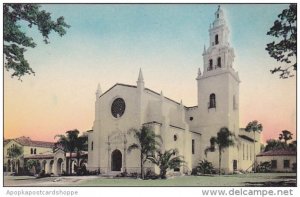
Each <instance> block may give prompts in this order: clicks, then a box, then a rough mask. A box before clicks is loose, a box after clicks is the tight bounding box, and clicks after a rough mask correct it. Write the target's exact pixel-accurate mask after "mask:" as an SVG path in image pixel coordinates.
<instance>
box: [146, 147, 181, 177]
mask: <svg viewBox="0 0 300 197" xmlns="http://www.w3.org/2000/svg"><path fill="white" fill-rule="evenodd" d="M177 153H178V151H177V150H174V149H171V150H168V151H165V152H163V153H162V152H161V151H157V156H155V155H153V156H149V157H148V158H147V159H148V160H150V161H151V162H152V163H154V164H155V165H157V166H158V167H159V170H160V173H159V176H160V178H162V179H165V178H167V177H166V174H167V170H173V169H176V168H179V167H180V166H181V165H182V164H183V163H184V160H183V157H182V156H176V155H177Z"/></svg>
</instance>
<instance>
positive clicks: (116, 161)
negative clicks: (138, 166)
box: [111, 149, 122, 171]
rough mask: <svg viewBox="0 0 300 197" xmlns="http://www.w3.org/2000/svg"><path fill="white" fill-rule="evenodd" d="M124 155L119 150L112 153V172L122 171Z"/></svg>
mask: <svg viewBox="0 0 300 197" xmlns="http://www.w3.org/2000/svg"><path fill="white" fill-rule="evenodd" d="M121 168H122V153H121V151H119V150H118V149H116V150H114V151H113V152H112V153H111V171H121Z"/></svg>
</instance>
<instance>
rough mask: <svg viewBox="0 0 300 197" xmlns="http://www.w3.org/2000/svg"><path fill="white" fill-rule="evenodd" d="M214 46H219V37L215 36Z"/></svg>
mask: <svg viewBox="0 0 300 197" xmlns="http://www.w3.org/2000/svg"><path fill="white" fill-rule="evenodd" d="M215 44H219V35H218V34H217V35H215Z"/></svg>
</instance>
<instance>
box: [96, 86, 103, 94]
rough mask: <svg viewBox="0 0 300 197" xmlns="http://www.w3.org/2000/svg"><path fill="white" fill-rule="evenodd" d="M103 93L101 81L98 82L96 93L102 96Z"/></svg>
mask: <svg viewBox="0 0 300 197" xmlns="http://www.w3.org/2000/svg"><path fill="white" fill-rule="evenodd" d="M101 94H102V90H101V86H100V83H98V86H97V91H96V95H97V96H100V95H101Z"/></svg>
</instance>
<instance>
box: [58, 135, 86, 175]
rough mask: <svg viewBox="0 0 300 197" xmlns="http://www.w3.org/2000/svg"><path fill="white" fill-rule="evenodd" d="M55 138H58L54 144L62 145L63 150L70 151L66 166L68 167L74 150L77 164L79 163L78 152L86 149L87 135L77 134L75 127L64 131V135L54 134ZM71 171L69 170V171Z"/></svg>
mask: <svg viewBox="0 0 300 197" xmlns="http://www.w3.org/2000/svg"><path fill="white" fill-rule="evenodd" d="M55 138H59V139H58V141H57V142H56V143H55V146H61V147H63V149H64V151H65V152H69V153H70V159H69V164H68V167H70V161H71V160H72V153H74V152H76V155H77V165H79V158H80V157H79V156H80V152H81V151H83V150H86V147H87V140H88V138H87V136H86V135H81V136H79V131H78V130H77V129H74V130H70V131H66V135H56V136H55ZM70 172H71V171H70Z"/></svg>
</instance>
